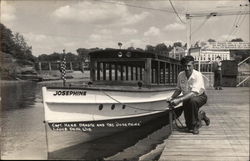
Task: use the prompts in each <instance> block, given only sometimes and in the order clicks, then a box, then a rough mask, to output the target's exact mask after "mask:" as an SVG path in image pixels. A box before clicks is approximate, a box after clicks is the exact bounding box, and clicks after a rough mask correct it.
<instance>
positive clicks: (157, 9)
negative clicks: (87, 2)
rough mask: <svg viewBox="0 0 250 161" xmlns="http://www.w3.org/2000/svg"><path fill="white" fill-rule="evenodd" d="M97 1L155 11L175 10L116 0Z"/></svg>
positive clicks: (98, 0)
mask: <svg viewBox="0 0 250 161" xmlns="http://www.w3.org/2000/svg"><path fill="white" fill-rule="evenodd" d="M97 2H102V3H110V4H117V5H123V6H129V7H134V8H140V9H148V10H155V11H161V12H168V13H174V12H173V11H170V10H166V9H160V8H151V7H143V6H136V5H131V4H128V3H119V2H114V1H106V0H97Z"/></svg>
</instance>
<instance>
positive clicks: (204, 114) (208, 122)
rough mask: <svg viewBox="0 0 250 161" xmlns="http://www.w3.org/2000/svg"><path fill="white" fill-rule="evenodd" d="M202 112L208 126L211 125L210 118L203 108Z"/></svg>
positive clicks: (202, 117)
mask: <svg viewBox="0 0 250 161" xmlns="http://www.w3.org/2000/svg"><path fill="white" fill-rule="evenodd" d="M200 114H201V119H202V120H204V121H205V123H206V125H207V126H209V125H210V119H209V118H208V117H207V115H206V112H205V111H202V110H201V111H200Z"/></svg>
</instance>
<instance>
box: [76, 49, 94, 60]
mask: <svg viewBox="0 0 250 161" xmlns="http://www.w3.org/2000/svg"><path fill="white" fill-rule="evenodd" d="M90 51H91V50H90V49H85V48H78V49H77V50H76V52H77V54H78V57H79V59H80V60H82V61H86V59H87V58H88V55H89V52H90Z"/></svg>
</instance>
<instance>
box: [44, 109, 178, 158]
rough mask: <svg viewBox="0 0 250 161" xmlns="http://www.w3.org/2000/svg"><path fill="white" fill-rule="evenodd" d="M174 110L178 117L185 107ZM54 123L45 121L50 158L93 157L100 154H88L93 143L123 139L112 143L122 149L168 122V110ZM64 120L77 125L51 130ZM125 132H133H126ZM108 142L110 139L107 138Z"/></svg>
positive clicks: (70, 124)
mask: <svg viewBox="0 0 250 161" xmlns="http://www.w3.org/2000/svg"><path fill="white" fill-rule="evenodd" d="M175 113H176V116H177V117H179V116H180V115H181V113H182V107H179V108H176V109H175ZM52 124H53V123H46V127H47V136H48V145H49V152H48V158H49V159H90V157H94V156H96V157H97V156H98V155H94V156H92V155H88V153H89V152H90V151H91V150H92V151H93V149H91V147H89V146H90V144H91V143H93V142H94V143H93V144H100V146H103V145H102V144H104V143H103V140H108V139H109V140H111V139H112V140H113V139H118V140H120V139H122V140H121V142H123V143H121V142H119V141H118V142H116V143H115V144H112V145H110V146H112V147H117V148H116V149H117V150H118V149H119V147H120V148H121V149H120V150H122V149H124V148H126V147H127V146H131V144H135V143H136V141H138V140H139V139H141V138H144V137H146V136H147V135H149V134H150V133H152V132H153V131H155V130H157V129H159V128H161V127H162V126H165V125H168V124H169V110H167V111H164V112H158V113H154V114H150V115H146V116H141V117H136V118H132V117H131V118H125V119H115V120H100V121H91V122H67V123H56V124H55V123H54V125H52ZM63 124H66V128H68V127H69V126H74V128H72V127H71V130H72V129H73V130H72V131H69V130H66V131H63V130H61V131H60V130H59V131H55V130H52V129H53V127H52V126H58V125H62V126H63ZM79 125H80V126H81V127H83V125H85V127H88V129H87V130H86V128H84V129H83V130H81V129H80V128H81V127H79ZM63 128H65V127H63ZM76 128H78V130H75V129H76ZM83 131H84V132H83ZM121 133H122V134H121ZM126 133H128V134H130V135H126ZM169 133H170V132H169ZM121 135H123V136H121ZM167 135H168V134H166V136H167ZM131 139H132V140H134V142H131ZM124 142H127V144H128V145H127V144H124ZM105 144H110V143H106V142H105ZM121 144H122V145H121ZM121 146H122V147H121ZM124 146H125V147H124ZM86 147H87V148H90V149H88V152H86V149H84V148H86ZM95 148H96V147H95ZM110 153H111V152H108V154H109V155H111V154H110ZM106 155H107V154H106ZM109 155H107V156H109ZM107 156H105V157H107ZM102 157H104V156H102ZM97 158H98V157H97ZM97 158H95V157H94V158H92V159H97Z"/></svg>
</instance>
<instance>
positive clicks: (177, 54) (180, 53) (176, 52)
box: [169, 46, 185, 60]
mask: <svg viewBox="0 0 250 161" xmlns="http://www.w3.org/2000/svg"><path fill="white" fill-rule="evenodd" d="M184 56H185V49H183V48H182V47H179V46H177V47H174V48H173V49H172V50H171V51H170V52H169V57H170V58H174V59H178V60H181V58H182V57H184Z"/></svg>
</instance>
